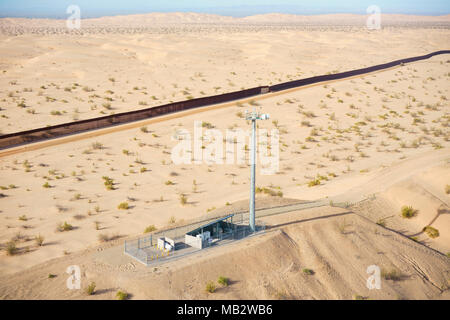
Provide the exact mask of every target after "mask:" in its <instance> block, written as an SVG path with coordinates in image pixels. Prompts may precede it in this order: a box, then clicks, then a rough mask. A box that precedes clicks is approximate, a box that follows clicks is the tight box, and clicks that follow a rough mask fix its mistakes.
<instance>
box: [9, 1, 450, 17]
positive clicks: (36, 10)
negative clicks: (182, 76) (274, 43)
mask: <svg viewBox="0 0 450 320" xmlns="http://www.w3.org/2000/svg"><path fill="white" fill-rule="evenodd" d="M72 4H74V5H78V6H79V7H80V9H81V17H82V18H92V17H99V16H107V15H125V14H137V13H149V12H199V13H212V14H220V15H227V16H235V17H243V16H249V15H254V14H263V13H272V12H277V13H289V14H303V15H312V14H327V13H355V14H366V8H367V7H369V6H370V5H377V6H378V7H380V8H381V12H382V13H383V12H384V13H402V14H417V15H446V14H450V0H427V1H424V0H397V1H395V0H394V1H392V0H369V1H367V0H347V1H344V0H310V1H304V0H278V1H277V0H245V1H244V0H0V17H28V18H31V17H36V18H67V17H68V16H69V14H67V13H66V9H67V7H68V6H69V5H72Z"/></svg>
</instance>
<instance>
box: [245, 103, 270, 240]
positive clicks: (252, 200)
mask: <svg viewBox="0 0 450 320" xmlns="http://www.w3.org/2000/svg"><path fill="white" fill-rule="evenodd" d="M245 118H246V120H251V121H252V141H251V148H252V150H251V158H250V161H251V175H250V179H251V180H250V208H249V225H250V230H251V232H255V231H256V227H255V175H256V148H257V145H256V120H268V119H269V115H268V114H261V113H258V112H256V110H253V112H252V113H250V114H248V112H247V111H246V112H245Z"/></svg>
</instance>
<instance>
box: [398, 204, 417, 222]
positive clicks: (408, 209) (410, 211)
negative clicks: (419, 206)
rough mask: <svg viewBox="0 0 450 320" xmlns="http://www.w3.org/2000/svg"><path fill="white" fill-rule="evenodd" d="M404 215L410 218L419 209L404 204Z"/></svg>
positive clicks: (402, 210) (402, 211)
mask: <svg viewBox="0 0 450 320" xmlns="http://www.w3.org/2000/svg"><path fill="white" fill-rule="evenodd" d="M401 213H402V217H403V218H406V219H410V218H412V217H414V216H416V215H417V210H415V209H414V208H413V207H411V206H403V207H402V209H401Z"/></svg>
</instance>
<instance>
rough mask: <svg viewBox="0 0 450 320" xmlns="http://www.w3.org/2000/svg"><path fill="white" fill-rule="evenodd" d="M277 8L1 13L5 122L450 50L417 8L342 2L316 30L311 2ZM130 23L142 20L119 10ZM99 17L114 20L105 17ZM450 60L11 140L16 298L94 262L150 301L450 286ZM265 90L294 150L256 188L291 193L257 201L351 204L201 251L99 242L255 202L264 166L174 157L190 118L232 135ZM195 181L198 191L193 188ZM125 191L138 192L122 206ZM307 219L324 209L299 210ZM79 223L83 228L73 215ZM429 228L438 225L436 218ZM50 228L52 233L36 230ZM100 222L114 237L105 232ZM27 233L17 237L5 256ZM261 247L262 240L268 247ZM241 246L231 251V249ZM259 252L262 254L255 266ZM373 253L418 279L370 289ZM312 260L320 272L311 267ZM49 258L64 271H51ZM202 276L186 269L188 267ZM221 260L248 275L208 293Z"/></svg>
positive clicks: (429, 291)
mask: <svg viewBox="0 0 450 320" xmlns="http://www.w3.org/2000/svg"><path fill="white" fill-rule="evenodd" d="M158 17H159V18H158ZM275 18H276V17H270V16H269V17H267V16H263V17H248V18H247V19H246V22H245V21H243V20H242V19H241V20H240V21H239V23H238V22H236V21H229V20H230V19H228V18H226V17H224V18H223V21H222V20H221V19H217V17H211V16H204V17H202V16H201V15H184V16H183V15H182V14H178V15H175V16H174V15H168V16H166V20H165V22H167V21H170V22H171V23H172V24H169V27H167V26H154V25H152V24H151V23H152V22H154V20H155V19H163V20H164V17H162V18H161V16H152V17H150V16H147V17H145V16H142V17H140V18H139V19H138V18H136V17H134V18H127V17H109V18H106V17H105V18H100V19H92V21H86V25H87V26H89V27H90V28H89V29H87V30H89V32H87V31H86V32H85V33H82V34H80V33H69V34H65V33H62V31H61V32H59V31H58V30H63V29H58V28H63V27H61V26H59V27H58V25H57V26H56V27H52V25H53V24H55V23H56V24H58V23H59V24H61V22H55V21H51V20H50V21H47V22H45V23H48V25H46V24H45V23H44V22H43V21H28V20H22V19H0V30H2V34H1V35H0V42H1V43H2V45H1V46H0V53H1V57H2V58H1V60H0V66H1V68H0V100H1V101H2V103H1V105H0V107H1V109H0V117H1V118H0V132H1V134H5V133H10V132H17V131H21V130H28V129H32V128H37V127H45V126H46V125H53V124H58V123H65V122H70V121H73V120H78V119H80V120H81V119H88V118H93V117H97V116H101V115H106V114H110V113H113V112H115V113H117V112H124V111H129V110H136V109H140V108H147V107H150V106H156V105H160V104H164V103H168V102H170V101H178V100H185V99H189V98H194V97H201V96H208V95H213V94H218V93H222V92H230V91H236V90H240V89H241V88H250V87H254V86H259V85H270V84H275V83H279V82H284V81H289V80H294V79H299V78H305V77H310V76H313V75H320V74H326V73H330V72H341V71H346V70H351V69H357V68H361V67H366V66H371V65H376V64H380V63H384V62H389V61H392V60H395V59H400V58H406V57H410V56H417V55H422V54H427V53H430V52H433V51H438V50H444V49H449V48H450V31H449V29H448V26H449V18H448V16H447V17H435V18H430V17H422V18H421V19H416V20H414V18H411V17H410V20H408V19H407V17H400V18H399V17H396V18H397V19H394V18H395V17H390V18H391V19H392V20H393V21H403V22H404V24H403V25H395V24H391V25H388V26H387V27H385V28H383V29H382V30H378V31H368V30H366V29H365V28H364V26H362V27H361V26H358V24H357V21H358V20H357V19H356V18H355V19H356V20H354V19H353V20H352V19H351V17H348V16H340V17H335V20H336V21H338V20H339V19H341V20H342V21H347V22H348V23H346V24H344V23H339V26H338V27H333V26H332V24H333V17H332V16H329V17H321V18H320V19H322V20H324V21H328V22H327V23H325V22H322V24H319V26H315V27H314V28H309V27H308V26H309V25H311V24H312V23H311V22H310V21H304V23H300V22H299V21H297V20H298V19H301V18H298V17H291V18H289V19H288V18H286V19H285V20H282V21H285V22H286V21H289V26H285V25H284V24H282V25H280V24H278V25H274V26H270V25H267V23H265V21H267V19H270V20H271V21H276V19H275ZM338 18H339V19H338ZM416 18H417V17H416ZM171 19H172V20H173V21H172V20H171ZM177 19H178V20H177ZM296 19H297V20H296ZM358 19H360V17H359V18H358ZM244 20H245V19H244ZM303 20H304V19H303ZM303 20H302V21H303ZM341 20H339V21H341ZM127 21H128V22H127ZM180 21H181V22H180ZM211 21H213V22H214V23H211ZM355 21H356V22H355ZM388 21H389V19H388ZM415 21H422V22H423V23H416V24H415V23H414V22H415ZM194 22H195V24H193V23H194ZM425 22H426V23H428V24H426V23H425ZM127 23H129V24H131V26H130V27H129V28H128V29H126V32H125V31H123V30H118V29H117V27H116V26H118V25H122V26H125V25H127ZM308 23H309V24H308ZM330 24H331V25H330ZM336 24H338V23H336ZM99 25H103V26H105V28H107V30H106V31H105V32H100V31H99V30H101V29H99V28H100V27H99ZM139 25H140V26H142V27H143V28H144V27H146V26H147V28H144V29H143V30H140V29H139V28H138V26H139ZM149 25H151V28H150V27H149ZM34 27H36V28H38V29H37V30H36V29H34ZM54 28H56V29H54ZM136 28H138V29H136ZM18 30H19V31H20V32H18ZM82 30H83V29H82ZM130 30H131V31H132V32H131V31H130ZM449 76H450V56H447V55H441V56H437V57H433V58H432V59H429V60H426V61H422V62H417V63H412V64H407V65H404V66H401V67H398V68H394V69H391V70H387V71H383V72H379V73H376V74H371V75H367V76H363V77H358V78H353V79H347V80H342V81H337V82H332V83H327V84H322V85H318V86H313V87H309V88H303V89H298V90H290V91H289V92H281V93H279V94H273V95H268V96H264V97H261V98H257V99H256V98H255V99H254V100H252V101H242V102H236V104H232V105H227V106H224V107H221V108H211V109H206V110H204V111H202V110H200V111H199V112H196V113H190V114H183V113H180V114H179V115H177V117H176V118H170V117H167V118H164V117H162V118H161V119H158V121H153V120H152V121H150V120H147V121H142V122H140V123H139V125H138V126H137V125H135V127H134V128H130V129H121V130H115V131H114V132H110V133H107V134H102V135H99V136H96V137H86V138H83V139H74V141H72V142H67V143H61V144H57V145H54V146H48V147H44V148H41V149H37V150H32V151H23V152H22V151H21V152H20V153H17V154H14V155H10V156H2V157H1V158H0V170H1V174H0V187H1V189H2V190H0V194H1V198H0V201H1V206H0V244H1V245H2V248H3V249H5V250H2V251H1V252H0V271H1V274H2V278H0V297H1V298H3V299H6V298H21V299H37V298H62V299H64V298H70V299H83V298H87V297H86V296H85V295H84V294H83V293H82V292H74V291H69V290H67V289H66V288H65V286H64V282H65V279H66V276H65V269H66V268H67V266H68V265H70V264H80V265H83V267H85V268H86V269H85V270H86V271H85V274H83V277H84V278H83V279H84V280H83V281H84V282H83V283H86V281H85V280H92V281H96V283H97V284H98V286H99V288H102V290H104V291H102V292H101V293H100V294H98V295H94V296H90V297H89V298H92V297H93V298H114V294H115V292H116V290H117V288H123V289H124V290H128V291H129V292H130V293H131V294H132V297H133V298H138V299H139V298H189V299H190V298H193V299H195V298H229V299H241V298H269V299H271V298H293V299H351V298H352V297H353V298H354V296H355V295H356V296H358V297H368V298H371V299H372V298H373V299H397V298H405V299H417V298H429V299H440V298H445V299H448V286H449V283H448V281H449V279H450V278H449V270H450V262H449V258H448V254H449V252H450V235H449V230H450V216H449V215H448V213H449V205H450V196H449V193H450V189H449V188H450V187H449V184H450V181H449V180H450V179H449V178H450V164H449V159H450V149H449V138H450V132H449V129H448V126H449V110H450V109H449V102H448V99H449V98H450V95H449ZM255 106H256V107H257V108H258V109H260V110H262V111H263V112H265V113H269V114H270V115H271V120H270V121H261V122H259V123H258V125H259V128H266V129H274V128H277V129H278V130H279V132H280V148H281V149H280V170H279V172H278V173H277V174H274V175H260V174H259V172H257V173H258V176H257V186H259V187H266V188H270V189H272V190H276V191H280V193H279V194H278V196H274V197H271V196H265V195H258V198H257V202H258V200H260V201H261V199H264V201H265V202H267V203H268V205H270V204H272V205H275V204H276V203H277V202H283V199H285V198H286V199H298V200H309V201H313V200H318V199H327V200H329V201H330V205H331V206H333V203H337V202H340V203H348V205H347V208H345V209H341V208H336V207H328V208H316V209H311V210H309V211H299V212H296V213H291V214H286V215H280V216H273V217H270V218H265V219H266V221H267V223H268V225H269V226H271V228H269V229H268V231H267V233H266V234H265V235H263V236H257V237H254V238H251V239H248V240H244V241H242V242H238V243H235V244H232V245H230V246H227V247H223V248H220V249H218V250H217V251H214V250H210V251H208V252H207V253H205V254H202V255H201V259H202V262H199V261H198V260H197V258H198V257H197V258H195V257H189V258H188V259H186V260H183V261H179V262H177V263H175V262H173V263H170V264H168V265H167V266H164V267H162V268H160V269H158V270H157V271H155V270H153V269H149V268H147V269H146V268H145V267H144V266H141V265H139V264H138V263H137V262H133V261H131V260H130V261H125V262H123V263H122V262H120V263H116V264H115V263H111V262H110V261H109V260H105V259H104V258H102V257H101V255H97V253H99V252H100V253H101V252H103V251H105V250H117V248H121V244H122V243H123V240H124V239H125V238H129V237H135V236H137V235H142V233H143V232H144V229H145V228H146V227H147V226H150V225H154V226H155V227H156V228H158V229H160V228H163V227H167V226H170V225H175V224H182V223H183V222H186V221H189V220H191V219H199V218H202V217H203V216H205V215H206V214H210V213H214V212H216V211H217V210H222V212H227V210H228V212H232V211H233V209H235V206H234V205H233V204H234V203H237V202H238V203H241V204H242V203H245V201H247V200H248V194H249V180H250V176H249V173H250V170H249V166H248V165H247V164H241V165H237V164H233V165H218V164H212V165H207V164H201V165H196V164H190V165H175V164H174V163H172V160H171V150H172V148H173V147H174V146H175V145H176V144H177V141H176V140H175V139H173V136H174V135H175V134H176V132H177V130H179V129H186V130H189V131H190V132H192V131H193V126H194V121H203V122H204V123H207V124H209V126H210V127H214V128H215V129H219V130H221V131H223V132H224V131H225V130H226V129H229V130H232V129H236V128H242V129H244V130H248V129H249V128H250V126H249V124H248V123H247V122H246V121H245V120H244V119H243V118H242V115H243V113H244V111H245V110H250V109H251V108H253V107H255ZM205 144H206V145H207V144H208V143H207V142H205ZM103 177H109V178H110V179H112V180H113V182H114V185H113V189H114V190H108V189H107V188H106V186H105V184H104V179H103ZM181 195H184V196H185V197H186V198H187V203H186V204H184V205H182V204H181V201H180V196H181ZM280 195H281V197H280ZM286 201H288V200H286ZM123 202H126V203H127V204H128V209H125V210H120V209H118V205H119V204H120V203H123ZM403 206H411V207H412V208H413V209H414V210H416V211H415V216H414V217H412V218H410V219H407V218H403V217H402V216H401V208H402V207H403ZM217 208H219V209H217ZM331 213H332V214H337V213H339V214H341V213H342V214H344V213H345V214H346V215H348V218H346V219H345V223H344V225H346V224H347V223H348V224H349V227H348V229H349V231H348V234H347V232H346V231H345V230H344V231H342V227H341V225H342V221H341V220H342V219H341V218H343V217H341V216H331V217H328V216H329V215H330V214H331ZM322 216H325V218H320V219H319V218H318V217H322ZM308 217H310V218H313V219H312V220H311V221H309V220H307V221H303V222H302V219H306V218H308ZM64 222H67V223H69V224H71V225H72V226H73V230H70V231H65V232H58V231H56V230H55V229H56V227H57V225H58V224H60V223H64ZM426 226H431V227H433V228H435V229H436V230H438V232H439V236H438V237H435V238H431V237H430V236H429V235H428V234H427V233H426V232H423V228H424V227H426ZM344 229H347V228H346V227H345V228H344ZM39 235H40V236H42V237H43V238H44V242H43V245H42V246H38V245H37V241H36V240H35V238H36V237H37V236H39ZM100 237H103V238H105V237H108V238H111V239H113V240H111V242H110V243H106V244H105V243H100V241H99V239H100ZM11 241H14V243H15V245H16V247H17V250H16V252H15V254H13V255H8V254H7V250H6V249H7V247H8V243H11ZM114 248H116V249H114ZM251 248H253V249H254V250H253V251H256V250H257V251H258V252H261V254H260V255H259V254H258V255H254V254H252V253H251V252H253V251H252V250H251ZM121 254H122V253H121V251H120V250H118V251H117V255H119V256H120V255H121ZM230 255H231V256H233V257H234V258H233V259H234V260H232V261H228V262H227V263H225V261H226V260H227V259H228V258H227V257H229V256H230ZM213 256H214V257H215V259H211V258H212V257H213ZM242 261H245V266H246V267H245V268H243V267H242V266H239V263H241V262H242ZM238 262H239V263H238ZM374 263H379V264H380V265H382V266H383V268H385V269H386V270H393V269H395V270H398V271H401V272H402V274H403V276H404V277H401V278H402V279H400V280H398V281H393V282H392V280H386V281H385V282H383V284H385V285H386V290H382V291H380V292H378V293H376V292H374V291H370V292H368V289H367V288H366V287H365V281H364V277H365V276H366V273H365V270H366V268H367V266H368V265H370V264H374ZM247 267H248V268H247ZM302 268H311V269H313V270H314V271H315V273H314V275H305V274H303V273H302ZM207 270H215V271H214V272H212V271H211V272H208V271H207ZM50 273H52V274H57V275H58V276H57V277H56V279H47V276H48V274H50ZM193 273H194V274H195V277H194V278H193V279H192V280H190V281H191V282H189V283H188V282H187V281H186V280H185V279H186V277H187V275H188V274H189V275H192V274H193ZM354 274H358V277H359V278H358V277H356V278H354V277H353V275H354ZM220 275H225V276H229V277H230V279H231V280H232V281H236V282H235V283H234V284H233V285H232V286H230V288H228V289H224V290H219V291H218V292H217V294H214V295H211V294H210V295H207V294H206V293H204V286H205V281H207V280H215V279H216V278H217V277H218V276H220ZM403 278H404V279H403ZM137 279H139V282H138V281H137ZM424 279H425V280H424ZM146 283H152V284H153V285H152V286H146V285H145V284H146ZM186 288H188V289H189V290H185V289H186ZM157 292H158V293H157Z"/></svg>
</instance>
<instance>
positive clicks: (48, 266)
mask: <svg viewBox="0 0 450 320" xmlns="http://www.w3.org/2000/svg"><path fill="white" fill-rule="evenodd" d="M265 220H266V222H267V223H269V224H270V225H272V227H271V229H270V230H268V231H267V233H266V234H265V235H262V236H256V237H254V238H250V239H247V240H243V241H241V242H238V243H235V244H231V245H227V246H225V247H221V248H217V249H214V250H208V251H204V252H202V253H201V254H197V255H193V256H190V257H188V258H186V259H183V260H178V261H175V262H172V263H168V264H166V265H164V266H161V267H158V268H155V269H153V268H146V267H144V266H141V265H139V264H137V265H136V263H135V262H133V261H131V260H128V261H127V260H121V261H120V263H119V264H116V262H117V259H116V258H112V260H110V259H111V258H110V257H111V256H112V255H113V254H114V253H111V252H109V251H111V250H115V253H116V254H117V253H118V252H119V251H118V250H116V249H114V247H112V248H109V249H108V248H105V249H104V250H101V251H90V252H84V253H83V254H77V255H74V256H72V257H66V258H61V259H57V260H54V261H51V262H48V263H45V264H43V265H40V266H37V267H35V268H32V269H30V270H28V271H26V272H24V273H21V274H20V275H14V276H10V277H8V279H6V278H3V279H1V283H2V286H1V287H0V297H1V298H2V299H14V298H15V299H17V298H19V299H22V298H27V299H52V298H58V299H62V298H63V299H86V298H87V297H88V296H86V295H85V294H84V293H83V291H82V290H79V291H77V290H68V289H66V288H65V286H64V281H65V279H66V275H65V273H64V271H65V268H66V266H67V265H69V264H77V265H81V266H82V268H83V270H82V272H83V276H82V287H83V288H85V287H86V286H87V285H88V284H89V283H90V282H91V281H94V282H96V284H97V288H98V294H96V295H94V296H89V298H94V299H108V298H113V297H114V293H115V292H116V290H118V289H121V290H125V291H127V292H129V293H130V294H131V295H132V297H133V298H134V299H355V298H357V299H448V298H449V295H448V289H446V288H448V286H449V283H448V272H449V269H448V267H449V262H448V258H447V257H445V256H443V255H440V254H437V253H436V252H433V251H432V250H430V249H427V248H425V247H423V246H422V245H420V244H418V243H415V242H414V241H412V240H409V239H407V238H404V237H402V236H400V235H398V234H396V233H393V232H391V231H388V230H386V229H384V228H382V227H380V226H377V225H376V224H374V223H372V222H370V221H368V220H367V219H365V218H362V217H360V216H358V215H355V214H352V213H349V212H348V210H343V209H338V208H325V209H323V208H321V209H310V210H307V211H301V212H294V213H289V214H284V215H281V216H277V217H271V218H266V219H265ZM370 265H377V266H379V267H380V268H381V270H382V279H381V281H382V282H381V290H369V289H368V288H367V287H366V281H367V278H368V276H369V275H368V274H367V273H366V269H367V267H368V266H370ZM306 269H308V270H312V272H313V274H311V275H309V274H306V273H305V271H304V270H306ZM393 271H395V272H396V278H395V280H387V279H386V277H387V276H385V275H386V274H392V272H393ZM49 273H51V274H54V275H56V278H55V279H46V277H47V275H48V274H49ZM219 276H226V277H228V278H229V279H230V280H231V284H230V286H229V287H227V288H221V287H220V286H219V288H218V290H217V291H216V292H215V293H213V294H210V293H206V292H205V286H206V283H207V282H208V281H216V280H217V279H218V277H219ZM24 283H26V285H24Z"/></svg>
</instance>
